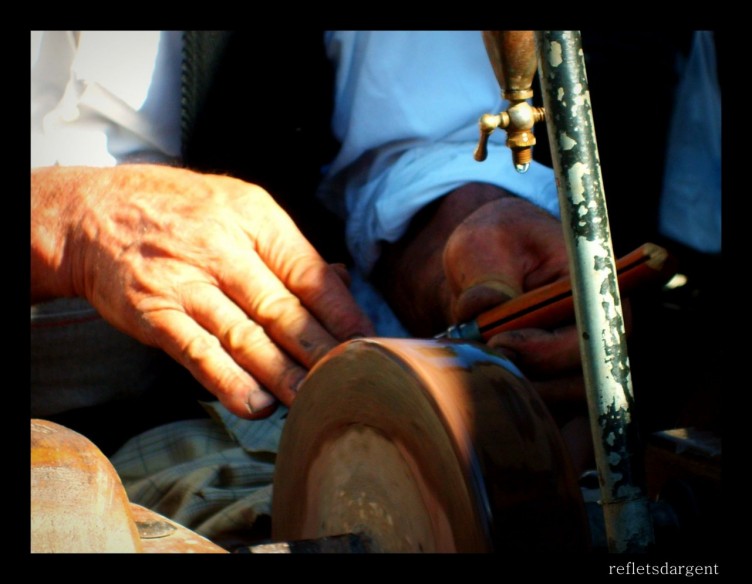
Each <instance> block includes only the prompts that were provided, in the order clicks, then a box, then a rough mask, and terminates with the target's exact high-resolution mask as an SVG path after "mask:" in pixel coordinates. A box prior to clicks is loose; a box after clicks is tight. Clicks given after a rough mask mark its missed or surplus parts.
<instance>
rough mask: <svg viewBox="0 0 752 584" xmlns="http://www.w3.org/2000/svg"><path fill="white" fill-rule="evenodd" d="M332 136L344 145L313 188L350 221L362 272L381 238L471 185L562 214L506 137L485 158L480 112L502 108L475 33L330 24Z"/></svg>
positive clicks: (548, 173)
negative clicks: (479, 152) (479, 148)
mask: <svg viewBox="0 0 752 584" xmlns="http://www.w3.org/2000/svg"><path fill="white" fill-rule="evenodd" d="M326 46H327V51H328V55H329V57H330V58H331V59H332V60H333V62H334V63H335V65H336V84H335V110H334V115H333V120H332V124H333V131H334V135H335V136H336V137H337V139H338V140H340V142H341V144H342V146H341V150H340V152H339V154H338V155H337V157H336V158H335V160H334V161H333V162H332V164H331V166H330V167H329V169H328V172H327V174H326V177H325V180H324V181H323V183H322V186H321V190H320V192H319V195H320V196H321V198H322V200H323V201H324V202H325V203H326V204H327V205H328V206H329V207H330V208H332V209H333V210H334V211H335V212H337V213H339V214H340V215H341V216H342V217H345V218H346V220H347V241H348V246H349V248H350V252H351V253H352V255H353V257H354V259H355V262H356V264H357V266H358V268H359V269H360V270H362V271H363V273H365V274H368V273H369V272H370V270H371V269H372V268H373V266H374V264H375V263H376V261H377V260H378V257H379V246H380V243H381V242H384V241H387V242H393V241H396V240H398V239H399V238H400V237H401V236H402V235H403V233H404V232H405V230H406V229H407V227H408V225H409V223H410V220H411V219H412V217H413V216H414V215H415V213H417V212H418V211H419V210H420V209H421V208H423V207H424V206H425V205H427V204H428V203H430V202H432V201H434V200H435V199H437V198H439V197H441V196H443V195H445V194H447V193H448V192H450V191H452V190H453V189H456V188H458V187H460V186H462V185H463V184H467V183H468V182H484V183H490V184H493V185H497V186H499V187H502V188H505V189H506V190H508V191H510V192H512V193H514V194H516V195H518V196H520V197H523V198H525V199H528V200H529V201H531V202H533V203H534V204H536V205H539V206H540V207H542V208H544V209H545V210H547V211H548V212H550V213H552V214H553V215H556V216H558V213H559V209H558V198H557V194H556V185H555V180H554V176H553V171H552V170H551V169H550V168H548V167H545V166H543V165H540V164H538V163H533V164H532V165H531V167H530V169H529V170H528V172H527V173H525V174H519V173H518V172H516V171H515V169H514V166H513V164H512V162H511V153H510V151H509V149H508V148H507V147H506V146H505V145H504V143H505V141H506V134H505V133H504V132H503V131H501V130H497V131H495V132H494V133H493V134H492V136H491V140H490V142H489V154H488V158H487V160H486V161H485V162H482V163H481V162H477V161H476V160H475V159H474V158H473V152H474V150H475V146H476V144H477V142H478V119H479V118H480V116H481V115H483V114H484V113H494V114H496V113H499V112H500V111H502V110H503V109H506V103H505V102H504V101H503V100H502V98H501V90H500V88H499V85H498V82H497V81H496V77H495V76H494V73H493V69H492V67H491V64H490V61H489V59H488V56H487V54H486V51H485V47H484V45H483V39H482V36H481V33H480V32H479V31H336V32H329V33H327V36H326Z"/></svg>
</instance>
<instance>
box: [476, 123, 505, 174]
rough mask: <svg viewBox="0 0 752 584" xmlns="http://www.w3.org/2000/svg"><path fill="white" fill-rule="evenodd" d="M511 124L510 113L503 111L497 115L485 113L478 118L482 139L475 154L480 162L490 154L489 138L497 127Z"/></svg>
mask: <svg viewBox="0 0 752 584" xmlns="http://www.w3.org/2000/svg"><path fill="white" fill-rule="evenodd" d="M508 125H509V114H507V113H506V112H502V113H500V114H497V115H492V114H483V115H482V116H481V117H480V119H479V120H478V128H479V129H480V139H479V140H478V146H476V148H475V153H474V154H473V156H474V157H475V160H477V161H478V162H483V161H484V160H485V159H486V157H487V156H488V138H489V137H490V136H491V133H492V132H493V131H494V130H495V129H496V128H506V127H507V126H508Z"/></svg>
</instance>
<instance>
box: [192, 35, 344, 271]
mask: <svg viewBox="0 0 752 584" xmlns="http://www.w3.org/2000/svg"><path fill="white" fill-rule="evenodd" d="M184 36H185V38H184V41H185V42H184V45H185V46H184V57H185V58H184V66H183V120H182V121H183V139H184V141H183V159H184V164H185V165H186V166H187V167H189V168H192V169H195V170H200V171H205V172H216V173H222V174H229V175H232V176H235V177H238V178H241V179H243V180H246V181H249V182H252V183H255V184H258V185H259V186H261V187H263V188H265V189H266V190H267V191H268V192H269V193H270V194H272V196H274V198H275V199H276V200H277V201H278V202H279V203H280V204H281V205H282V207H283V208H285V209H286V210H287V212H288V213H289V214H290V215H291V216H292V218H293V219H294V220H295V222H296V223H297V224H298V226H299V227H300V229H301V230H302V231H303V233H304V234H305V235H306V237H307V238H308V239H309V240H310V241H311V242H312V243H313V244H314V246H315V247H316V248H317V249H318V250H319V252H320V253H321V254H322V255H323V256H324V258H325V259H327V260H328V261H340V262H348V261H349V256H348V255H347V252H346V249H345V245H344V228H343V224H342V222H341V221H340V220H339V219H337V218H335V217H334V215H333V214H331V213H329V212H328V211H326V210H325V209H324V208H323V206H322V205H321V204H320V203H319V202H318V201H317V200H316V198H315V191H316V188H317V186H318V184H319V182H320V180H321V176H322V167H323V166H324V165H325V164H327V163H328V162H330V161H331V160H332V159H333V158H334V155H335V154H336V152H337V148H338V144H337V142H336V140H335V139H334V138H333V136H332V133H331V129H330V128H331V115H332V110H333V85H334V71H333V68H332V66H331V64H330V62H329V60H328V59H327V57H326V55H325V53H324V33H323V31H322V30H310V31H309V30H305V31H295V32H294V33H291V32H286V31H285V30H284V29H280V30H268V29H258V30H246V31H186V33H185V35H184Z"/></svg>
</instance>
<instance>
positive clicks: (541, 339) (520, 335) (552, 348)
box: [488, 325, 580, 376]
mask: <svg viewBox="0 0 752 584" xmlns="http://www.w3.org/2000/svg"><path fill="white" fill-rule="evenodd" d="M488 345H489V346H491V347H494V348H496V349H499V350H501V351H502V352H503V353H504V354H506V355H507V356H508V357H509V358H510V359H511V360H512V361H514V363H516V364H517V365H518V366H519V367H520V368H521V369H522V370H523V371H525V372H526V373H527V374H529V375H543V376H546V375H554V374H558V373H562V372H571V371H575V370H578V369H579V368H580V347H579V339H578V336H577V327H576V326H574V325H571V326H566V327H561V328H558V329H555V330H553V331H547V330H543V329H518V330H513V331H506V332H503V333H499V334H498V335H494V336H493V337H491V338H490V339H489V341H488Z"/></svg>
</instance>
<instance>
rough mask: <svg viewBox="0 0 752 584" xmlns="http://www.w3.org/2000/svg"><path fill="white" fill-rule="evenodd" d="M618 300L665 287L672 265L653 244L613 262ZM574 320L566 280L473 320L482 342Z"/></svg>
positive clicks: (570, 291) (533, 292)
mask: <svg viewBox="0 0 752 584" xmlns="http://www.w3.org/2000/svg"><path fill="white" fill-rule="evenodd" d="M616 273H617V278H618V282H619V292H620V295H621V296H628V295H629V294H631V293H632V292H633V291H634V290H637V289H639V288H642V287H644V286H648V285H650V284H655V283H661V284H663V283H665V282H666V281H667V280H668V279H669V278H670V277H671V276H672V275H673V274H674V273H675V264H674V262H673V258H671V256H669V254H668V252H667V251H666V250H665V249H664V248H662V247H660V246H658V245H655V244H653V243H645V244H643V245H642V246H640V247H639V248H637V249H636V250H634V251H633V252H631V253H629V254H627V255H625V256H623V257H622V258H620V259H619V260H617V261H616ZM573 318H574V300H573V298H572V285H571V281H570V279H569V278H563V279H561V280H557V281H556V282H552V283H551V284H547V285H545V286H541V287H540V288H536V289H535V290H531V291H530V292H526V293H525V294H522V295H520V296H517V297H516V298H513V299H511V300H509V301H508V302H505V303H504V304H501V305H499V306H497V307H495V308H492V309H491V310H489V311H487V312H484V313H483V314H481V315H480V316H478V318H477V319H476V320H475V323H476V325H477V329H478V331H479V333H480V336H481V337H482V339H483V340H484V341H487V340H489V339H490V338H491V337H493V336H494V335H496V334H499V333H501V332H504V331H508V330H513V329H522V328H551V327H555V326H557V325H560V324H563V323H564V322H567V321H571V320H572V319H573Z"/></svg>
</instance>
